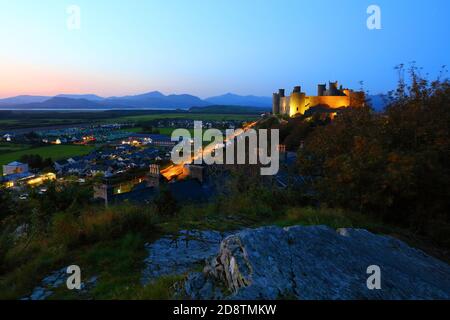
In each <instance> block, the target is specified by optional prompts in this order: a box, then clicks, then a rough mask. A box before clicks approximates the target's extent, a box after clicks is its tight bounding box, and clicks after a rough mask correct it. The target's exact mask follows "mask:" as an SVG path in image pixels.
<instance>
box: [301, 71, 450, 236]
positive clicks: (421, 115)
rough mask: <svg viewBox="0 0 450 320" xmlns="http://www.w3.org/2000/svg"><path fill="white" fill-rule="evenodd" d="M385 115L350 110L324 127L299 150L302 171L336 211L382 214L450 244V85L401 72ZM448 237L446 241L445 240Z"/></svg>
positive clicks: (411, 72) (318, 129)
mask: <svg viewBox="0 0 450 320" xmlns="http://www.w3.org/2000/svg"><path fill="white" fill-rule="evenodd" d="M398 71H399V74H400V80H399V84H398V87H397V89H396V90H395V91H393V92H391V94H390V103H389V105H388V107H387V108H386V110H385V112H384V113H382V114H379V113H375V112H373V111H372V110H371V109H370V108H369V107H365V108H358V109H348V110H345V111H344V112H342V113H341V114H340V115H339V116H338V117H337V118H336V119H335V120H334V121H333V122H332V123H331V124H329V125H326V126H319V127H317V128H315V129H314V131H313V132H312V133H311V134H310V135H309V136H308V138H307V139H306V141H305V146H304V148H301V149H300V150H299V157H298V165H299V166H298V168H299V170H300V172H301V174H303V175H305V176H309V177H312V178H313V179H311V181H313V182H312V183H313V185H312V188H314V189H315V190H316V191H317V192H318V196H319V199H320V200H321V201H322V202H325V203H326V204H328V205H330V206H337V207H344V208H350V209H352V210H357V211H360V212H362V213H372V214H376V215H378V216H379V217H380V218H381V219H383V220H384V221H386V222H390V223H396V224H399V225H404V226H407V227H410V228H413V229H414V230H415V231H418V232H422V233H427V234H432V235H434V236H436V237H438V238H439V240H442V238H443V237H444V238H445V242H446V244H450V242H449V239H448V238H449V237H448V235H449V234H450V228H449V225H450V223H449V222H450V211H449V209H450V205H449V204H450V203H449V199H450V172H449V167H450V165H449V164H450V142H449V140H450V134H449V124H450V83H449V81H448V79H446V78H443V77H442V76H441V77H440V78H438V79H437V80H435V81H433V82H430V81H428V80H427V79H426V78H425V77H422V76H421V75H420V70H419V69H418V68H416V67H415V66H414V65H412V66H411V68H410V69H409V70H408V75H409V77H408V83H407V82H406V81H405V80H404V76H403V75H404V73H405V70H404V68H403V66H399V67H398ZM445 234H446V235H447V236H443V235H445Z"/></svg>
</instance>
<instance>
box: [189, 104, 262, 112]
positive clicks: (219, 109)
mask: <svg viewBox="0 0 450 320" xmlns="http://www.w3.org/2000/svg"><path fill="white" fill-rule="evenodd" d="M267 111H270V108H267V107H248V106H223V105H217V106H206V107H192V108H190V109H189V112H194V113H224V114H227V113H232V114H236V113H242V114H261V113H264V112H267Z"/></svg>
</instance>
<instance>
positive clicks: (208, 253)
mask: <svg viewBox="0 0 450 320" xmlns="http://www.w3.org/2000/svg"><path fill="white" fill-rule="evenodd" d="M227 235H228V234H222V233H220V232H217V231H196V230H194V231H181V232H180V233H179V235H177V236H175V237H173V236H167V237H163V238H161V239H159V240H157V241H155V242H154V243H151V244H146V249H147V252H148V256H147V258H146V259H145V260H144V263H145V268H144V270H143V272H142V279H141V282H142V284H143V285H146V284H148V283H150V282H151V281H153V280H155V279H157V278H158V277H161V276H166V275H180V274H184V273H186V272H188V271H192V270H193V269H195V267H196V266H197V265H200V266H201V265H202V264H204V263H205V260H207V259H210V258H211V257H213V256H215V255H216V254H217V253H218V252H219V246H220V242H221V241H222V240H223V239H224V238H225V237H226V236H227Z"/></svg>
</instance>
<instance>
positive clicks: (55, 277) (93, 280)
mask: <svg viewBox="0 0 450 320" xmlns="http://www.w3.org/2000/svg"><path fill="white" fill-rule="evenodd" d="M66 271H67V267H64V268H61V269H59V270H56V271H53V272H52V273H51V274H49V275H48V276H47V277H45V278H44V279H42V281H41V283H40V285H39V286H38V287H36V288H34V289H33V292H32V293H31V294H30V295H29V296H27V297H24V298H22V299H21V300H46V299H48V298H50V297H51V296H52V295H53V293H54V290H56V289H58V288H61V287H63V286H65V285H66V281H67V277H68V274H67V272H66ZM97 278H98V277H97V276H92V277H90V278H89V279H87V280H86V281H84V282H82V283H81V289H80V290H78V291H76V292H77V293H78V294H79V295H80V296H82V295H86V294H87V293H88V292H89V290H91V289H92V288H94V287H95V286H96V285H97Z"/></svg>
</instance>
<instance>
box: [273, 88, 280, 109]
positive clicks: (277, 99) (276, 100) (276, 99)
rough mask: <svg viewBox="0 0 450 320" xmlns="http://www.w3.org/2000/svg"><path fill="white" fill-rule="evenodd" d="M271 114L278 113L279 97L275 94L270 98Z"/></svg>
mask: <svg viewBox="0 0 450 320" xmlns="http://www.w3.org/2000/svg"><path fill="white" fill-rule="evenodd" d="M272 113H273V114H279V113H280V95H279V94H278V93H276V92H275V93H274V94H273V98H272Z"/></svg>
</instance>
